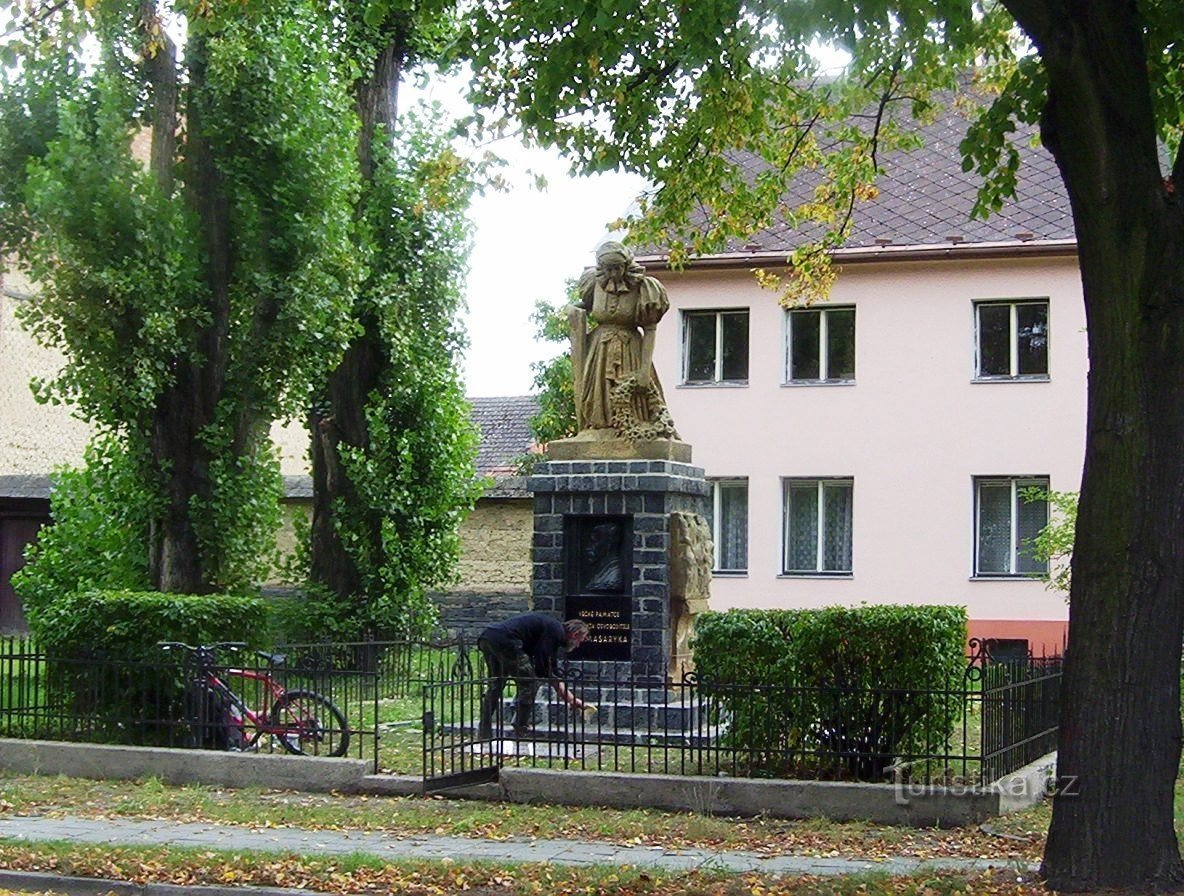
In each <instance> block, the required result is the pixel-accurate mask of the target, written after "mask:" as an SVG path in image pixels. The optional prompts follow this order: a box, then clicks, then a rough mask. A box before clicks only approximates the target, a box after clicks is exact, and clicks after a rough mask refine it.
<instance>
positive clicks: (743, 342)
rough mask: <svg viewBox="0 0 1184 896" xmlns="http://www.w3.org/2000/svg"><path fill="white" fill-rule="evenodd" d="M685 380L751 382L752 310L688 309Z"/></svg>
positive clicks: (684, 336) (684, 337)
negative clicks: (750, 323)
mask: <svg viewBox="0 0 1184 896" xmlns="http://www.w3.org/2000/svg"><path fill="white" fill-rule="evenodd" d="M682 381H683V382H684V383H686V384H688V385H707V384H710V383H736V384H743V383H747V382H748V309H747V308H736V309H732V310H728V311H684V312H683V320H682Z"/></svg>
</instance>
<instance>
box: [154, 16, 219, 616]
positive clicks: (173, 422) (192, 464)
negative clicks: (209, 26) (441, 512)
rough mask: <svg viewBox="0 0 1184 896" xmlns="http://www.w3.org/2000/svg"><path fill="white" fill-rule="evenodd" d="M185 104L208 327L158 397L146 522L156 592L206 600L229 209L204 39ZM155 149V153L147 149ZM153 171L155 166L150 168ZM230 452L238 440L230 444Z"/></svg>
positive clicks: (193, 41) (192, 52) (191, 50)
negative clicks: (201, 527)
mask: <svg viewBox="0 0 1184 896" xmlns="http://www.w3.org/2000/svg"><path fill="white" fill-rule="evenodd" d="M186 56H187V59H188V66H189V91H190V99H189V102H188V103H187V104H186V106H187V108H188V109H189V114H188V120H187V135H188V141H187V146H186V154H185V162H186V164H187V165H188V167H189V176H188V178H187V183H188V192H187V201H188V202H189V204H190V206H191V207H192V208H193V209H194V210H195V211H196V213H197V216H198V220H199V222H200V230H201V238H202V244H203V245H202V248H203V250H204V252H203V256H204V263H205V281H206V286H207V288H208V290H209V300H210V312H211V316H210V322H209V323H208V324H207V325H206V328H205V330H204V331H203V332H202V334H201V337H200V349H201V356H200V358H198V359H190V358H186V357H178V358H176V359H175V361H174V373H175V376H176V382H175V383H174V385H173V386H172V388H170V389H168V390H167V391H166V392H165V393H164V394H163V395H161V397H160V399H159V401H158V403H157V407H156V412H155V415H154V419H153V423H152V438H151V452H152V461H153V463H154V464H155V465H156V470H157V471H158V472H159V475H161V476H163V477H164V480H165V486H164V496H165V505H164V507H163V509H162V511H161V513H162V515H161V516H160V518H158V519H154V520H153V521H152V524H151V532H150V540H149V554H148V562H149V578H150V580H151V581H152V583H153V584H154V586H155V587H156V588H157V589H159V590H160V591H169V592H177V593H186V594H205V593H208V592H209V591H210V590H212V587H213V584H214V583H213V581H212V577H211V574H210V570H209V569H208V566H207V559H206V558H203V557H202V552H201V549H200V544H199V542H198V538H197V532H196V529H195V527H194V525H193V518H192V515H193V513H194V512H195V511H194V509H193V503H192V502H193V499H194V498H197V499H199V500H202V499H204V500H205V501H206V502H208V501H209V499H210V498H211V496H212V492H213V484H212V483H211V481H210V449H209V448H207V447H205V445H204V442H203V440H202V439H201V435H202V433H203V431H204V430H205V428H206V427H207V426H209V425H210V424H211V423H212V422H213V421H214V417H215V410H216V408H217V406H218V402H219V401H220V399H221V397H222V395H223V393H224V390H225V383H226V343H227V334H228V332H229V328H230V276H231V270H232V266H233V260H232V252H231V242H230V203H229V200H228V198H227V195H226V187H225V182H224V179H223V177H222V174H221V173H220V172H219V170H218V167H217V164H216V161H215V159H214V155H213V151H212V149H211V147H210V145H209V142H208V141H207V140H206V139H205V137H204V134H203V130H202V125H203V122H202V118H201V102H200V99H199V97H198V94H199V93H200V91H201V89H202V87H203V86H204V83H205V70H206V41H205V38H204V37H203V36H201V35H193V36H191V37H190V40H189V43H188V46H187V48H186ZM154 148H155V147H154ZM154 167H155V166H154ZM233 441H234V444H235V445H236V446H237V445H238V444H239V441H240V439H238V438H235V439H234V440H233Z"/></svg>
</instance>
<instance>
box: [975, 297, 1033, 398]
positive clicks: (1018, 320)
mask: <svg viewBox="0 0 1184 896" xmlns="http://www.w3.org/2000/svg"><path fill="white" fill-rule="evenodd" d="M974 312H975V329H976V331H977V334H976V348H977V352H976V358H975V370H974V375H975V377H976V378H977V379H984V380H1021V379H1047V377H1048V300H1047V299H1024V300H1017V301H1011V302H978V303H976V304H975V306H974Z"/></svg>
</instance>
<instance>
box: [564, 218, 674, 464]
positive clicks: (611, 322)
mask: <svg viewBox="0 0 1184 896" xmlns="http://www.w3.org/2000/svg"><path fill="white" fill-rule="evenodd" d="M669 307H670V299H669V297H668V296H667V295H666V287H664V286H663V285H662V284H661V283H660V282H658V281H657V280H656V279H654V278H653V277H648V276H646V273H645V269H644V268H642V267H641V265H639V264H636V263H635V262H634V261H633V253H632V252H630V251H629V250H628V249H626V248H625V247H624V246H623V245H621V244H620V243H618V242H612V241H609V242H606V243H603V244H602V245H601V246H600V247H599V248H598V249H597V250H596V268H595V269H594V270H591V271H588V272H587V273H585V274H584V275H583V277H581V278H580V284H579V300H578V302H577V304H575V305H572V306H571V307H570V309H569V312H568V325H569V329H570V332H571V360H572V376H573V378H574V380H575V382H574V386H575V404H576V420H577V423H578V425H579V430H580V436H579V437H592V438H623V439H627V440H628V441H631V442H638V441H646V440H652V439H677V438H678V433H676V432H675V430H674V422H673V421H672V420H671V419H670V413H669V411H668V410H667V408H666V399H665V398H664V397H663V395H662V387H661V385H660V384H659V383H658V376H657V373H656V372H655V371H654V366H653V357H654V332H655V329H656V328H657V325H658V321H659V320H661V319H662V315H664V314H665V313H666V310H667V309H668V308H669ZM589 319H591V321H592V322H593V323H594V324H595V327H594V328H592V329H591V330H589V329H588V320H589Z"/></svg>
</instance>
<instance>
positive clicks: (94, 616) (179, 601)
mask: <svg viewBox="0 0 1184 896" xmlns="http://www.w3.org/2000/svg"><path fill="white" fill-rule="evenodd" d="M269 624H270V616H269V610H268V606H267V604H266V602H264V601H263V600H262V599H260V598H257V597H242V596H238V595H232V594H204V595H193V594H162V593H160V592H157V591H86V592H81V593H78V594H68V595H66V596H65V597H60V598H58V599H56V600H53V601H51V602H49V603H48V604H47V605H45V606H43V607H41V608H40V609H39V610H38V611H37V612H36V613H34V614H31V615H30V618H29V629H30V631H31V632H32V634H33V636H34V637H35V638H36V639H37V642H38V643H39V644H41V646H42V647H44V648H46V650H48V651H49V652H51V653H53V654H56V655H58V656H70V657H74V658H78V657H82V656H104V657H107V658H109V659H114V660H133V661H134V660H144V659H151V658H154V657H156V656H157V655H158V654H157V650H156V645H157V643H158V642H160V641H183V642H185V643H186V644H209V643H211V642H215V641H243V642H246V643H248V644H250V645H253V646H262V645H263V644H264V642H265V641H266V640H267V637H268V634H269Z"/></svg>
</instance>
